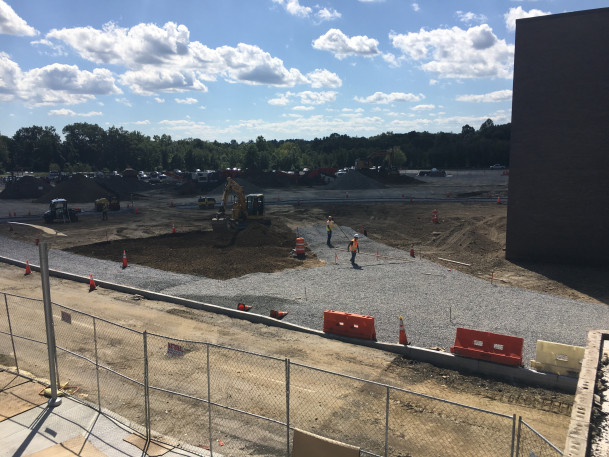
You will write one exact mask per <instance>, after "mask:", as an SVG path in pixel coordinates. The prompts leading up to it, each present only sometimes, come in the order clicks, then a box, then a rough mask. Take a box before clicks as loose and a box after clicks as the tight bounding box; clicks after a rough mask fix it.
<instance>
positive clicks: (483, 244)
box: [0, 170, 609, 456]
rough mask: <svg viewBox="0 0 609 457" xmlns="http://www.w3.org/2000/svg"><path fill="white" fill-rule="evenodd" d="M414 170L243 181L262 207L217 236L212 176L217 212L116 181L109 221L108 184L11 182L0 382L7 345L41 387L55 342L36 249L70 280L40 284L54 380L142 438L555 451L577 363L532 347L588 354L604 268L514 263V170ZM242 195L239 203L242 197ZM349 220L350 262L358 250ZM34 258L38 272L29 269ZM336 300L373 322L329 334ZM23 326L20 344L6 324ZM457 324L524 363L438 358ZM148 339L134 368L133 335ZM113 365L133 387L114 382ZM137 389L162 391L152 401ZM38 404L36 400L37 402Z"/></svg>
mask: <svg viewBox="0 0 609 457" xmlns="http://www.w3.org/2000/svg"><path fill="white" fill-rule="evenodd" d="M417 174H418V170H413V171H407V172H402V175H403V178H404V179H403V180H401V182H397V183H396V181H395V178H393V179H392V180H386V181H384V182H383V181H382V180H376V179H372V178H371V177H369V176H365V175H363V174H361V173H359V172H358V171H357V170H350V171H349V172H347V173H346V174H345V175H343V176H340V177H338V178H336V179H335V180H333V182H331V183H329V184H327V185H325V186H315V187H306V186H305V187H302V186H300V187H296V186H275V187H266V186H265V184H267V183H265V182H263V181H257V180H256V179H254V178H253V177H247V176H245V177H243V178H235V182H237V183H238V184H239V186H240V187H241V189H242V191H243V193H244V194H248V195H259V196H260V195H261V196H263V200H257V203H256V204H257V205H258V204H260V203H263V204H264V220H263V221H262V220H260V221H257V220H252V219H253V218H251V217H250V220H249V221H247V223H246V224H243V226H241V227H238V230H230V229H227V230H224V231H222V230H220V231H218V230H213V229H212V219H214V218H218V217H219V214H220V213H221V211H219V209H220V208H219V207H220V206H221V205H222V202H223V200H225V201H226V208H224V211H223V212H222V213H223V216H224V217H229V218H230V214H231V211H233V203H234V202H239V198H238V197H235V194H234V192H232V191H231V192H229V194H230V195H229V196H226V195H223V194H224V190H225V185H224V184H221V185H219V186H217V187H216V188H214V189H209V190H207V191H206V192H205V195H206V196H209V197H213V198H214V199H215V200H216V202H217V204H216V205H215V207H210V208H203V209H201V208H199V205H198V204H197V201H198V199H199V197H200V196H201V192H196V191H195V192H192V191H191V192H189V193H185V192H184V190H183V189H180V188H179V187H177V186H172V185H163V186H156V187H155V186H144V185H143V184H142V183H139V182H138V181H137V179H135V180H133V179H131V180H130V179H128V178H120V179H118V178H117V179H116V180H114V181H115V183H114V184H115V185H116V186H117V187H116V191H115V192H114V193H115V194H117V195H120V200H121V202H120V209H117V210H114V211H108V213H107V214H106V218H105V220H104V218H103V217H102V212H100V211H97V210H96V207H95V200H97V199H99V198H100V197H104V196H105V195H106V194H107V193H108V190H107V189H104V188H98V187H96V186H99V184H97V183H96V182H95V181H94V180H92V179H88V178H76V179H75V180H74V181H72V180H69V181H66V182H64V183H61V184H59V185H57V186H55V187H52V188H43V189H38V187H43V186H39V185H38V183H34V185H35V187H36V189H37V190H38V191H39V192H40V194H39V195H31V194H27V196H25V195H24V196H23V197H22V198H18V197H19V195H14V194H13V195H11V196H10V197H11V198H6V196H5V198H2V199H0V211H1V213H0V217H1V218H2V222H4V223H3V224H2V225H3V226H4V227H5V229H4V230H3V232H2V233H1V234H0V235H1V236H2V246H3V248H2V254H1V255H2V257H3V259H5V261H4V262H3V263H1V264H0V269H2V275H0V278H1V279H0V291H1V292H2V293H4V294H5V302H6V303H7V306H6V308H7V311H6V313H7V315H8V314H9V311H8V310H9V308H10V309H11V313H10V315H11V322H13V329H12V330H11V331H8V328H5V327H4V326H3V327H2V330H3V332H2V334H1V335H0V336H1V338H2V339H1V340H0V341H1V342H2V344H1V346H0V347H1V351H0V363H1V364H2V365H3V366H4V367H5V369H6V370H8V371H7V372H5V373H3V376H8V374H9V373H13V372H14V370H15V369H16V364H15V363H14V361H15V360H17V358H19V359H20V363H19V368H18V369H19V370H24V371H26V372H27V373H28V376H30V377H31V378H32V379H38V380H43V381H44V380H46V381H45V382H48V379H49V375H48V359H47V360H44V358H42V359H40V360H37V357H36V355H37V354H38V355H39V354H41V353H45V354H46V352H45V351H41V350H40V349H36V344H34V341H35V340H37V339H40V338H41V337H42V335H41V334H36V331H35V330H34V328H32V329H28V328H27V325H24V323H25V322H30V321H32V319H34V317H35V316H39V317H42V308H41V306H40V302H39V300H40V299H41V298H42V291H41V287H40V278H39V276H40V274H39V268H38V266H39V264H40V262H39V260H38V252H39V245H40V243H44V244H45V245H46V246H48V248H49V267H50V269H51V271H52V272H53V271H58V272H62V274H61V275H59V274H57V275H56V274H51V278H50V291H51V298H52V301H53V303H54V310H53V315H54V317H55V320H56V321H59V322H56V324H55V325H56V332H57V339H58V341H57V345H58V347H59V348H62V350H60V353H59V354H58V371H59V381H60V382H64V383H68V384H69V385H70V386H73V387H77V388H78V391H77V392H74V394H73V396H72V397H73V398H75V399H77V400H79V401H82V402H84V403H88V402H90V403H93V404H97V405H98V407H100V408H101V407H102V406H103V408H104V411H105V410H107V411H111V412H113V413H114V414H115V415H116V416H117V417H120V418H127V419H128V423H129V424H130V425H131V426H133V427H134V429H135V430H137V431H138V432H139V433H140V435H142V436H144V437H147V436H148V437H150V434H152V435H153V436H152V437H153V438H154V440H155V443H157V444H158V445H159V446H161V447H162V448H164V449H165V452H175V450H176V449H180V450H182V451H183V452H186V451H187V452H192V453H194V454H199V455H210V454H213V455H260V456H262V455H290V454H289V452H290V448H291V446H294V440H296V433H297V432H296V430H297V431H298V433H300V431H305V432H308V433H313V434H315V435H318V436H321V437H325V438H329V439H333V440H336V441H337V442H340V443H344V444H345V445H350V446H354V447H357V449H358V453H359V455H392V456H406V455H409V456H410V455H412V456H415V455H417V456H418V455H447V453H448V454H450V455H481V454H483V455H507V454H509V455H532V454H529V452H535V455H562V453H561V452H560V449H562V448H563V444H564V441H565V438H566V435H567V430H568V426H569V421H570V417H571V407H572V404H573V393H574V385H575V384H574V382H576V381H577V379H576V377H577V376H576V375H575V377H574V375H573V373H571V374H569V375H568V376H564V373H563V374H562V375H560V376H559V377H561V376H562V377H563V378H570V380H566V381H565V382H564V383H562V384H561V383H560V382H556V381H555V377H552V376H549V377H544V376H539V377H536V376H537V374H536V373H537V372H535V371H534V370H531V368H530V361H531V360H533V359H535V356H536V354H535V347H536V342H537V340H544V341H550V342H555V343H560V344H565V345H573V346H580V347H581V346H584V345H585V342H586V335H587V332H588V330H590V329H592V328H598V327H603V328H606V327H607V324H608V322H607V317H606V312H605V311H606V305H607V303H609V285H608V284H607V282H606V280H605V279H606V275H607V273H608V272H607V270H606V269H602V268H601V269H599V268H591V267H585V266H582V267H576V266H564V265H558V264H527V263H514V262H510V261H508V260H506V259H505V231H506V213H507V205H508V203H509V202H508V201H507V186H508V179H509V174H508V173H506V172H502V171H501V170H478V171H454V172H451V171H448V172H447V175H446V176H442V177H418V176H417ZM42 191H44V192H42ZM24 192H25V191H24ZM1 196H2V195H0V197H1ZM57 198H62V199H65V200H66V201H67V202H68V204H69V206H70V207H73V208H78V220H77V221H74V222H68V221H64V220H61V221H59V220H56V221H53V222H52V223H45V222H44V220H43V216H42V215H43V213H44V211H45V210H46V209H47V208H48V206H49V201H51V200H52V199H57ZM248 198H249V197H248ZM258 198H260V197H258ZM252 201H253V200H252ZM238 205H239V203H238V204H237V206H238ZM252 205H253V203H252ZM242 206H243V207H242V210H243V211H249V209H251V208H249V206H250V200H247V201H246V200H245V199H244V200H243V203H242ZM257 211H258V209H257ZM234 214H235V213H234V211H233V216H234ZM248 214H251V213H248ZM7 216H8V217H7ZM328 216H332V217H333V220H334V223H335V229H334V230H333V234H332V238H331V246H328V245H327V242H326V241H327V232H326V221H327V219H328ZM235 219H238V218H235ZM356 233H357V234H358V236H359V248H360V252H359V253H357V257H356V261H355V264H353V265H352V264H351V263H350V262H349V259H350V257H351V253H350V252H348V243H349V240H350V239H352V238H353V237H354V235H355V234H356ZM298 239H302V240H303V242H304V247H302V248H301V249H303V252H297V251H298V246H297V240H298ZM6 259H8V260H6ZM26 261H27V265H28V267H29V266H30V265H32V267H33V270H34V271H33V272H32V273H31V274H28V275H26V276H24V270H23V265H25V264H26ZM94 281H95V286H93V282H94ZM115 285H120V286H121V287H117V286H115ZM7 297H8V298H7ZM164 297H167V299H166V300H165V299H163V298H164ZM37 300H38V301H37ZM239 305H246V306H247V311H243V310H244V309H246V307H245V306H244V307H242V308H239ZM327 310H333V311H337V312H343V313H348V314H356V315H361V316H371V317H373V318H374V325H375V326H376V328H375V335H374V338H370V340H371V341H363V340H360V339H359V338H353V337H348V336H347V337H341V336H340V335H338V336H336V335H327V334H325V332H324V331H323V330H324V312H325V311H327ZM273 312H275V313H276V314H275V316H278V314H277V313H280V314H279V315H280V316H281V317H282V319H281V320H279V319H277V318H276V317H272V316H273ZM66 314H69V315H70V316H71V317H70V319H71V322H70V325H71V327H67V326H64V324H65V323H66V322H65V320H64V318H65V315H66ZM400 316H402V317H403V325H404V333H403V335H402V332H399V329H400V326H399V324H400V322H401V320H400V319H399V318H400ZM89 319H93V321H97V322H99V323H98V324H97V326H98V332H99V334H98V335H97V337H96V338H99V339H100V345H101V346H103V348H102V347H101V346H100V347H99V348H98V349H99V351H100V354H99V357H100V358H102V359H104V360H105V362H104V363H103V365H104V366H105V367H106V369H107V372H106V371H104V373H105V374H104V376H102V377H103V378H105V379H102V381H104V382H106V383H107V384H105V385H104V382H100V380H99V377H98V378H97V381H96V380H95V378H96V376H95V374H94V373H95V371H96V369H95V366H99V365H101V364H102V363H99V362H96V363H95V364H94V366H93V369H92V368H91V367H90V366H89V367H87V364H86V363H84V362H82V360H81V359H80V358H79V357H78V356H76V355H78V354H80V355H83V354H86V357H87V358H89V359H91V360H93V359H96V357H98V355H97V354H96V355H95V356H94V355H93V354H92V352H91V351H92V348H93V342H92V338H91V335H88V336H87V333H88V332H89V331H90V330H91V329H92V328H93V327H95V324H93V325H91V324H90V323H87V322H88V320H89ZM79 321H80V324H79V325H76V326H75V325H74V324H75V323H77V322H79ZM85 321H87V322H85ZM102 321H103V322H104V324H101V322H102ZM15 322H21V325H22V326H21V330H22V332H23V333H22V334H21V335H20V337H21V339H20V340H19V343H18V345H20V346H21V347H20V348H19V350H18V349H16V348H15V346H14V345H13V346H11V338H9V336H8V335H9V334H12V333H16V332H17V331H16V330H15V327H16V326H17V325H18V324H15ZM3 325H4V324H3ZM62 326H63V327H62ZM102 327H107V328H105V329H102ZM110 327H113V329H111V328H110ZM460 327H461V328H463V327H465V328H470V329H476V330H480V331H486V332H495V333H497V334H504V335H511V336H513V337H518V338H521V339H523V340H524V344H523V347H522V352H521V359H520V363H519V365H520V368H514V371H510V370H507V371H506V370H504V369H503V367H501V366H499V365H498V366H497V368H496V370H495V371H493V369H492V367H493V365H492V362H486V363H488V364H491V365H488V366H490V367H491V368H490V369H489V368H488V366H487V368H486V369H481V370H478V371H477V370H476V369H472V367H471V365H468V364H467V363H465V362H463V363H462V364H461V365H455V366H454V367H456V368H452V369H451V368H448V367H447V366H448V364H450V363H453V362H450V363H448V362H446V363H444V362H440V363H437V361H438V360H440V359H438V356H436V355H434V354H439V355H440V356H441V357H440V358H441V359H442V360H448V358H450V359H451V360H453V359H458V360H461V359H463V358H462V357H459V356H455V355H453V354H452V353H451V346H453V345H456V343H455V332H456V331H457V329H458V328H460ZM37 328H38V329H39V330H38V331H39V332H42V334H43V333H44V330H41V329H40V327H39V326H38V327H37ZM77 328H78V329H79V330H75V329H77ZM123 329H130V331H126V330H123ZM104 332H107V333H105V334H104ZM17 334H18V333H17ZM147 334H150V337H149V339H148V341H147V343H144V347H145V348H149V349H148V351H150V352H149V356H148V357H150V359H149V360H148V362H147V363H149V364H150V365H146V371H147V372H148V373H149V374H148V377H147V378H146V379H143V378H142V376H141V373H142V372H143V371H144V370H143V361H144V357H143V355H142V353H141V352H140V351H141V350H142V347H141V343H140V339H139V338H140V336H141V335H147ZM102 335H103V336H102ZM138 335H140V336H138ZM402 336H403V337H404V338H405V339H406V340H407V341H405V340H402ZM104 338H107V339H106V340H105V342H104V343H103V344H102V343H101V340H103V339H104ZM144 338H146V337H144ZM95 341H96V342H97V340H95ZM399 343H401V344H399ZM383 344H385V345H386V346H382V345H383ZM400 346H401V347H402V348H403V349H400ZM96 347H97V343H96ZM409 350H410V351H412V352H411V353H410V356H409V353H408V351H409ZM45 357H46V355H45ZM426 357H427V359H425V358H426ZM45 365H46V368H45ZM286 366H287V367H289V370H288V372H289V373H290V376H288V377H286ZM485 366H486V365H485ZM110 368H111V369H112V371H111V370H110ZM97 370H99V368H97ZM114 372H117V373H122V376H124V377H127V378H129V379H133V380H135V381H136V382H131V383H127V385H128V387H125V383H124V378H121V377H117V376H115V375H113V374H114ZM84 373H87V374H86V375H84V376H83V374H84ZM548 378H551V379H552V381H549V380H548ZM3 379H4V378H3ZM573 380H574V381H573ZM552 382H554V383H555V384H554V386H553V387H552V386H551V385H550V384H551V383H552ZM8 384H10V382H8V381H7V385H8ZM140 385H141V386H147V388H151V387H154V388H152V391H154V393H148V392H146V395H144V394H143V393H142V392H143V390H142V391H140V390H139V387H140ZM287 386H289V387H290V388H287ZM33 390H36V389H33ZM286 390H287V391H288V392H289V393H290V395H288V398H287V404H288V407H287V410H286ZM102 391H103V392H102ZM109 391H111V392H113V393H112V394H110V392H109ZM205 391H207V393H205ZM172 392H173V394H172ZM176 392H179V393H180V395H175V393H176ZM34 397H36V398H37V399H38V400H39V401H38V402H35V401H34V400H33V398H34ZM34 397H32V399H30V400H28V402H31V403H30V404H38V405H40V404H42V403H43V402H45V401H46V400H47V399H46V398H44V397H41V396H39V395H38V392H36V396H34ZM38 397H39V398H38ZM96 398H97V399H96ZM144 398H146V399H147V401H146V403H149V405H148V409H146V407H145V405H144V404H143V403H144V400H143V399H144ZM102 399H103V401H102ZM140 399H141V401H140ZM102 403H103V405H102ZM212 409H213V410H214V413H213V417H212ZM143 411H148V412H149V414H150V418H149V420H148V421H147V420H146V418H145V416H146V414H144V413H143ZM243 412H245V414H243ZM13 413H14V412H13ZM238 413H239V414H238ZM1 414H2V415H3V416H4V417H7V418H8V417H11V414H9V413H6V412H1ZM286 414H287V416H286ZM261 417H262V418H265V419H262V422H263V425H261V424H260V422H261V419H260V418H261ZM516 418H519V419H518V420H519V421H520V420H522V421H523V423H524V422H526V425H523V426H522V429H523V430H525V429H526V430H529V431H531V433H530V436H529V438H528V441H527V439H524V438H521V436H520V432H519V433H518V437H519V439H520V438H521V439H523V441H518V443H519V445H520V444H521V445H522V447H521V448H519V446H515V445H514V440H513V436H514V434H515V432H514V430H515V429H516V428H517V429H518V430H519V431H520V430H521V424H520V422H519V423H516V422H515V421H516ZM201 424H203V426H201ZM514 424H515V425H514ZM527 427H530V428H527ZM286 431H287V435H286ZM147 432H148V433H147ZM298 436H299V438H298V439H299V440H300V439H302V438H301V437H300V435H298ZM491 436H492V437H493V438H491ZM522 436H523V437H524V436H525V432H524V431H523V435H522ZM510 437H512V439H511V438H510ZM102 441H103V440H102ZM145 441H146V440H145ZM286 441H287V449H286ZM548 443H550V444H548ZM149 444H150V440H148V441H147V445H149ZM129 446H132V447H134V449H137V446H134V445H133V444H131V445H129ZM481 446H482V447H481ZM487 446H488V447H487ZM527 446H529V447H527ZM98 447H99V446H98ZM447 449H450V452H447ZM480 449H484V451H483V452H480ZM518 449H520V450H518ZM533 449H534V451H533ZM104 452H106V454H107V455H110V454H111V452H110V451H109V450H104ZM121 452H123V454H129V452H130V451H127V450H125V451H121ZM286 452H287V453H288V454H286ZM1 455H4V454H1ZM6 455H13V454H12V453H9V454H6ZM149 455H153V454H151V453H150V452H149ZM157 455H160V454H157ZM336 455H339V454H336ZM340 455H342V454H340ZM345 455H352V454H345ZM355 455H358V454H355Z"/></svg>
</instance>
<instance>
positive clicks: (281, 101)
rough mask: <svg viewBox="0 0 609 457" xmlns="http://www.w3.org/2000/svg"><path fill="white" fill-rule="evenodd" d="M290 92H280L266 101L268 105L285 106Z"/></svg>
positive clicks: (288, 100) (288, 101)
mask: <svg viewBox="0 0 609 457" xmlns="http://www.w3.org/2000/svg"><path fill="white" fill-rule="evenodd" d="M290 95H291V93H290V92H286V93H285V94H280V95H279V96H278V97H277V98H272V99H270V100H269V101H268V103H269V105H274V106H285V105H287V104H288V103H290Z"/></svg>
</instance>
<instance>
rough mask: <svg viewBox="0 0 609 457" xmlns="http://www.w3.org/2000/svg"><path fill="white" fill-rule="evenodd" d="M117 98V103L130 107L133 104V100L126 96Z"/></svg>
mask: <svg viewBox="0 0 609 457" xmlns="http://www.w3.org/2000/svg"><path fill="white" fill-rule="evenodd" d="M115 100H116V102H117V103H120V104H121V105H125V106H128V107H129V108H131V107H132V106H133V105H132V104H131V102H130V101H129V100H128V99H127V98H125V97H122V98H116V99H115Z"/></svg>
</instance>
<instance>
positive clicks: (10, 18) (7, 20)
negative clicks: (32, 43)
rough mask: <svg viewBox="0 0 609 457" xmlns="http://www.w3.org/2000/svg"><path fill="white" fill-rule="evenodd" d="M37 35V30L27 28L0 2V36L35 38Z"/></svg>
mask: <svg viewBox="0 0 609 457" xmlns="http://www.w3.org/2000/svg"><path fill="white" fill-rule="evenodd" d="M38 33H39V32H38V30H36V29H35V28H34V27H31V26H29V25H28V24H27V22H26V21H25V20H23V19H22V18H21V17H19V15H17V13H15V10H13V8H11V7H10V6H9V5H7V4H6V2H5V1H4V0H0V34H5V35H19V36H36V35H38Z"/></svg>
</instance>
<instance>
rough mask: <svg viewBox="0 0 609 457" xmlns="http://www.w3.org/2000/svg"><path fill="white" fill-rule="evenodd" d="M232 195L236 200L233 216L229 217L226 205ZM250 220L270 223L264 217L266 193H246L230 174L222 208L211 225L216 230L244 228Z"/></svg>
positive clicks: (223, 195)
mask: <svg viewBox="0 0 609 457" xmlns="http://www.w3.org/2000/svg"><path fill="white" fill-rule="evenodd" d="M230 195H234V196H235V197H236V200H235V201H234V202H233V207H232V213H231V216H230V217H227V215H226V205H227V203H228V199H229V196H230ZM249 220H256V221H260V222H263V223H267V224H268V223H269V221H268V220H267V219H264V195H263V194H248V195H244V194H243V187H241V186H240V185H239V184H238V183H237V181H235V180H234V179H233V178H231V177H230V176H229V177H227V178H226V187H225V188H224V193H223V194H222V202H221V204H220V208H219V210H218V213H217V214H216V216H215V217H214V218H212V220H211V226H212V228H213V230H214V231H227V230H242V229H244V228H245V227H246V225H247V222H248V221H249Z"/></svg>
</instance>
